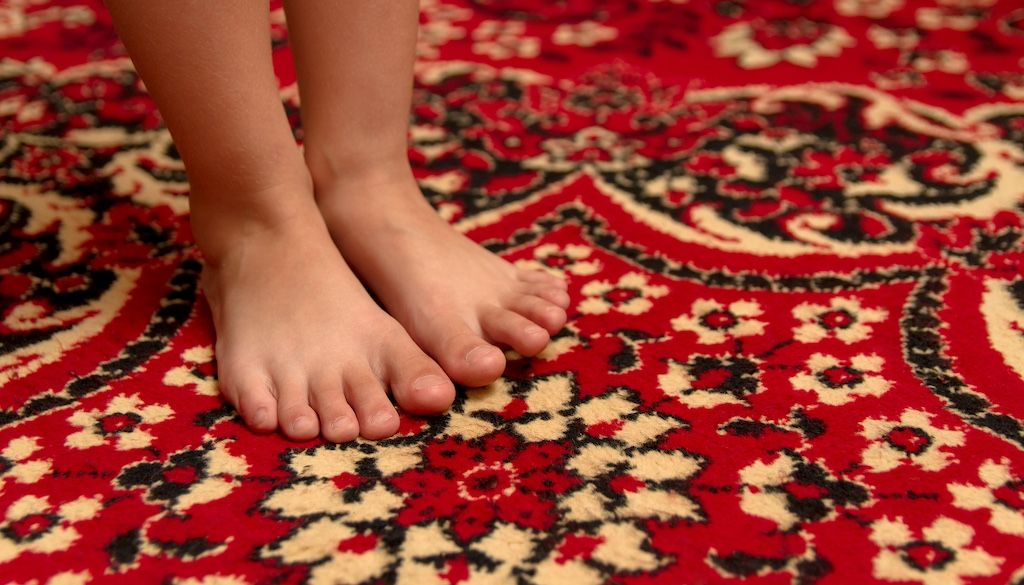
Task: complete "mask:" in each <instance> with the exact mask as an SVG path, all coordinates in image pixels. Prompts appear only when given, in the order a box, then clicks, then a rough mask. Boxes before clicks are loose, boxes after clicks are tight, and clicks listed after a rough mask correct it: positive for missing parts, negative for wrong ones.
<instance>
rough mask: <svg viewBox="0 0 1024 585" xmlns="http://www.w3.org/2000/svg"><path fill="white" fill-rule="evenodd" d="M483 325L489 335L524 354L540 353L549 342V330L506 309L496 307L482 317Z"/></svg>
mask: <svg viewBox="0 0 1024 585" xmlns="http://www.w3.org/2000/svg"><path fill="white" fill-rule="evenodd" d="M481 326H482V327H483V329H484V333H486V334H487V336H488V337H489V338H490V339H492V340H494V341H496V342H498V343H503V344H505V345H508V346H509V347H511V348H512V349H514V350H516V351H517V352H519V353H520V354H522V355H525V356H532V355H537V354H538V353H540V351H541V350H542V349H544V346H546V345H547V344H548V340H549V339H550V337H548V332H547V331H545V330H544V328H542V327H540V326H539V325H537V324H536V323H534V322H533V321H531V320H529V319H527V318H526V317H524V316H522V315H520V314H518V313H513V312H512V311H506V310H505V309H497V308H496V309H494V310H493V311H491V312H489V313H488V314H486V315H485V316H484V318H483V319H481Z"/></svg>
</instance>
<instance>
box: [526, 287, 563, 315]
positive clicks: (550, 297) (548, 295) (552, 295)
mask: <svg viewBox="0 0 1024 585" xmlns="http://www.w3.org/2000/svg"><path fill="white" fill-rule="evenodd" d="M522 291H523V292H524V293H526V294H531V295H533V296H535V297H540V298H542V299H544V300H545V301H548V302H549V303H551V304H553V305H555V306H557V307H559V308H561V309H567V308H569V304H570V303H571V302H572V299H571V298H570V297H569V293H568V292H566V291H565V289H563V288H560V287H556V286H551V285H548V284H536V283H534V284H525V285H523V288H522Z"/></svg>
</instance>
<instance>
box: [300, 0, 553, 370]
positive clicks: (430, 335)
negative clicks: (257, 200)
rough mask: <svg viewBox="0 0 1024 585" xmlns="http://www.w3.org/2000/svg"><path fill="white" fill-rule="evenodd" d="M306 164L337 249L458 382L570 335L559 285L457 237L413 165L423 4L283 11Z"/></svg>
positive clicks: (362, 2)
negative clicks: (509, 351) (557, 335)
mask: <svg viewBox="0 0 1024 585" xmlns="http://www.w3.org/2000/svg"><path fill="white" fill-rule="evenodd" d="M285 10H286V11H287V15H288V23H289V30H290V31H291V38H292V47H293V49H294V51H295V58H296V64H297V69H298V73H299V88H300V93H301V96H302V118H303V127H304V128H305V130H306V144H305V147H306V150H305V157H306V162H307V165H308V166H309V169H310V172H311V174H312V179H313V183H314V188H315V191H316V196H317V200H318V203H319V205H320V209H321V212H322V213H323V215H324V218H325V220H326V222H327V225H328V228H329V229H330V230H331V233H332V235H333V236H334V240H335V242H336V243H337V244H338V246H339V248H340V249H341V251H342V252H343V254H344V255H345V258H346V259H347V260H348V261H349V262H350V263H351V264H352V266H353V267H354V268H355V269H356V271H357V272H358V273H359V274H360V276H362V277H363V279H364V280H365V281H366V282H367V283H368V284H369V286H370V287H371V288H372V289H373V290H374V292H376V293H377V295H378V297H379V298H380V299H381V301H382V302H383V303H384V306H385V307H386V308H387V309H388V311H389V312H390V313H391V314H392V315H394V316H395V318H397V319H398V321H399V322H400V323H402V325H404V326H405V328H406V330H407V331H408V332H409V334H410V335H411V336H412V338H413V339H414V340H416V342H417V343H419V345H420V347H422V348H423V349H424V350H425V351H426V352H427V353H429V354H430V355H431V356H433V357H434V358H435V359H436V360H437V361H438V362H439V363H440V364H441V365H442V367H444V369H445V371H446V372H447V373H448V375H449V376H451V378H452V379H453V380H456V381H458V382H461V383H463V384H467V385H482V384H487V383H489V382H491V381H493V380H494V379H495V378H496V377H497V376H499V375H500V374H501V372H502V370H503V369H504V356H503V354H502V352H501V351H500V350H499V349H498V348H497V347H495V346H494V345H493V344H495V343H497V344H503V345H508V346H511V347H512V348H514V349H515V350H516V351H518V352H520V353H522V354H526V355H534V354H536V353H537V352H539V351H540V350H541V349H543V348H544V346H545V344H546V343H547V342H548V336H549V334H550V333H554V332H556V331H557V330H559V329H560V328H561V327H562V326H563V325H564V324H565V319H566V316H565V311H564V308H565V307H566V306H568V303H569V297H568V295H567V294H566V293H565V291H564V285H562V283H561V282H560V281H559V280H558V279H555V278H554V277H549V276H547V275H545V274H541V273H532V272H531V273H524V272H522V271H518V270H516V269H515V268H514V267H513V266H512V265H511V264H509V263H508V262H506V261H504V260H502V259H501V258H498V257H497V256H495V255H493V254H491V253H489V252H487V251H485V250H484V249H482V248H480V247H479V246H477V245H476V244H475V243H473V242H472V241H470V240H469V239H467V238H465V237H463V236H462V235H460V234H458V233H456V232H455V231H453V230H452V229H451V228H450V227H449V226H448V225H447V224H446V223H445V222H444V221H443V220H441V219H440V218H439V217H438V216H437V214H436V213H434V211H433V209H431V208H430V206H429V205H428V204H427V203H426V201H425V200H424V198H423V196H422V194H421V193H420V192H419V188H418V187H417V185H416V182H415V180H414V178H413V175H412V171H411V169H410V167H409V162H408V158H407V130H408V120H409V110H410V107H411V103H410V102H411V98H412V71H413V61H414V57H415V41H416V32H417V24H416V23H417V10H418V8H417V2H416V0H389V1H388V2H378V1H375V0H349V1H348V2H345V3H332V4H326V5H325V4H316V5H313V4H311V3H308V2H303V1H301V0H286V2H285Z"/></svg>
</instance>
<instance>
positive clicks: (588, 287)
mask: <svg viewBox="0 0 1024 585" xmlns="http://www.w3.org/2000/svg"><path fill="white" fill-rule="evenodd" d="M668 290H669V289H668V287H667V286H664V285H660V284H650V282H649V280H648V277H647V276H646V275H645V274H642V273H640V272H629V273H626V274H624V275H622V276H621V277H620V278H619V280H618V281H616V282H614V283H613V282H609V281H607V280H594V281H591V282H588V283H587V284H585V285H583V288H581V289H580V292H581V293H583V296H584V297H585V298H584V299H583V300H582V301H581V302H580V304H579V310H580V312H581V313H586V314H588V315H604V314H606V313H609V312H611V311H615V312H618V313H625V314H627V315H640V314H643V313H646V312H647V311H649V310H650V308H651V307H652V306H654V302H653V301H651V299H658V298H661V297H663V296H665V295H667V294H668Z"/></svg>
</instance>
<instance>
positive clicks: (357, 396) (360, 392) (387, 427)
mask: <svg viewBox="0 0 1024 585" xmlns="http://www.w3.org/2000/svg"><path fill="white" fill-rule="evenodd" d="M345 398H347V399H348V403H349V405H351V407H352V410H354V411H355V413H356V418H357V419H358V420H359V434H360V435H362V436H363V437H365V438H367V439H371V440H376V439H383V438H386V437H390V436H391V435H393V434H395V432H397V431H398V422H399V421H398V412H397V411H395V407H394V406H392V405H391V401H390V400H388V396H387V393H386V392H385V391H384V386H382V385H381V383H380V380H378V379H377V377H376V376H374V375H373V374H372V373H370V372H369V371H366V372H361V373H355V374H348V375H347V376H346V378H345Z"/></svg>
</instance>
